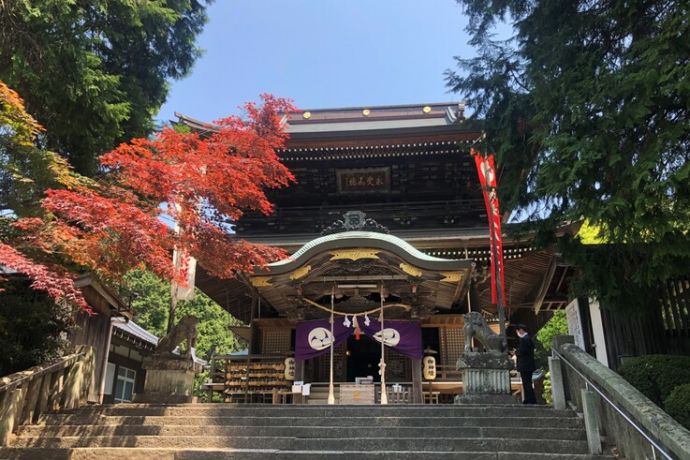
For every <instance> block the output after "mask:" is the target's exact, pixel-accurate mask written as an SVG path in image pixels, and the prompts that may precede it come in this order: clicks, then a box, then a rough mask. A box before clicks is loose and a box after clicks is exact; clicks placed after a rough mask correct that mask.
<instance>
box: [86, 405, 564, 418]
mask: <svg viewBox="0 0 690 460" xmlns="http://www.w3.org/2000/svg"><path fill="white" fill-rule="evenodd" d="M76 413H80V414H99V415H129V416H132V415H142V416H147V415H148V416H154V415H168V416H200V415H206V416H230V415H235V416H243V415H246V416H255V417H256V416H266V417H271V416H278V417H281V416H282V417H347V416H351V417H356V416H360V417H362V416H372V415H373V416H398V417H429V416H433V417H448V416H453V417H459V416H473V417H474V416H484V417H488V416H493V417H513V416H516V417H525V416H533V417H568V416H570V417H572V416H575V414H574V412H572V411H569V410H563V411H557V410H554V409H551V408H549V407H546V406H521V405H514V406H513V405H510V406H479V405H477V406H470V405H462V406H460V405H433V406H432V405H419V406H413V405H404V406H403V405H400V406H395V405H390V406H380V405H376V406H309V405H276V406H271V405H226V404H191V405H179V406H164V405H130V404H116V405H106V406H100V407H99V406H94V407H89V408H84V409H81V410H79V411H76Z"/></svg>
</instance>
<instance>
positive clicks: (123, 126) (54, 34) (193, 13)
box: [0, 0, 211, 176]
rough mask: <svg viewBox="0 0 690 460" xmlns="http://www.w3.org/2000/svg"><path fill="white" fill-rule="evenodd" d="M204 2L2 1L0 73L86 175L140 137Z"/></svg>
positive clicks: (193, 52) (180, 72)
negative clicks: (105, 156)
mask: <svg viewBox="0 0 690 460" xmlns="http://www.w3.org/2000/svg"><path fill="white" fill-rule="evenodd" d="M210 2H211V0H205V1H203V0H162V1H130V0H31V1H29V0H13V1H0V80H4V81H5V82H6V83H7V84H8V85H10V86H11V87H13V88H14V89H15V90H17V91H18V92H19V93H20V94H22V95H23V96H24V97H25V98H26V103H27V107H28V110H29V112H30V113H32V114H33V115H34V116H35V117H36V118H37V119H38V121H39V122H40V123H41V124H42V125H43V126H45V127H46V128H47V133H46V136H45V140H44V141H45V142H46V143H47V147H48V148H50V149H51V150H54V151H56V152H58V153H59V154H61V155H63V156H64V157H66V158H68V159H69V161H70V163H71V164H72V165H73V166H74V167H75V169H76V170H77V171H78V172H79V173H81V174H85V175H87V176H93V175H94V174H95V173H96V170H97V164H98V163H97V161H96V158H97V157H98V156H99V155H100V154H102V153H104V152H106V151H108V150H110V149H112V148H114V147H115V146H117V145H118V144H119V143H120V142H123V141H125V140H127V139H131V138H133V137H144V136H147V135H148V134H149V133H150V132H151V130H152V129H153V120H152V117H153V115H155V113H156V112H157V111H158V109H159V108H160V106H161V105H162V104H163V102H164V101H165V98H166V95H167V93H168V85H167V83H166V81H167V80H168V79H169V78H174V79H177V78H181V77H183V76H185V75H186V74H187V73H188V72H189V70H190V69H191V67H192V65H193V63H194V61H195V60H196V58H197V57H198V56H199V54H200V51H199V49H198V48H197V47H196V46H195V39H196V36H197V35H198V34H199V32H200V31H201V30H202V27H203V25H204V24H205V22H206V19H207V18H206V8H207V5H208V4H209V3H210Z"/></svg>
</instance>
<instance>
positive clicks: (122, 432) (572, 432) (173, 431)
mask: <svg viewBox="0 0 690 460" xmlns="http://www.w3.org/2000/svg"><path fill="white" fill-rule="evenodd" d="M84 435H88V436H264V437H265V436H276V437H285V436H293V437H299V438H387V437H391V438H393V437H398V438H403V437H404V438H411V439H413V438H427V437H443V438H445V437H447V438H451V437H456V438H484V437H487V438H488V437H495V438H514V439H545V440H546V439H549V440H557V439H563V440H573V441H576V440H584V439H586V438H585V432H584V430H582V429H581V428H577V429H576V428H551V427H549V428H545V427H540V428H525V427H522V426H519V427H504V426H503V427H494V426H489V427H476V426H470V427H462V428H458V427H448V426H442V427H439V426H432V427H429V426H410V427H380V426H364V427H358V426H356V425H355V426H350V425H348V426H339V427H332V426H331V427H324V426H241V425H239V426H217V425H216V426H213V425H211V426H202V425H197V426H189V425H170V424H164V425H119V426H118V425H103V426H92V427H88V428H87V427H85V426H83V425H61V426H58V425H49V426H26V427H24V428H22V429H21V431H20V432H19V436H24V437H34V438H37V437H62V436H84Z"/></svg>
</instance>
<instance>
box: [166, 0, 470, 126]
mask: <svg viewBox="0 0 690 460" xmlns="http://www.w3.org/2000/svg"><path fill="white" fill-rule="evenodd" d="M208 15H209V22H208V24H207V25H206V28H205V30H204V32H203V33H202V34H201V36H200V37H199V39H198V44H199V46H200V47H201V48H203V49H204V50H205V54H204V55H203V56H202V57H201V58H200V59H199V60H198V61H197V62H196V64H195V66H194V68H193V69H192V72H191V74H190V75H189V76H187V77H186V78H185V79H182V80H178V81H174V82H172V83H171V89H170V94H169V97H168V101H167V102H166V104H165V105H163V107H162V108H161V111H160V112H159V114H158V117H157V118H158V119H159V120H160V121H168V120H170V119H172V118H173V114H174V112H175V111H178V112H182V113H185V114H186V115H189V116H192V117H195V118H199V119H202V120H206V121H210V120H215V119H217V118H220V117H222V116H226V115H229V114H231V113H238V109H237V107H238V106H239V105H241V104H242V103H244V102H245V101H248V100H256V98H257V96H258V95H259V94H260V93H264V92H268V93H273V94H274V95H276V96H281V97H288V98H291V99H293V100H294V101H295V104H296V105H297V107H298V108H302V109H306V108H326V107H347V106H374V105H385V104H406V103H427V102H445V101H457V100H459V96H458V95H456V94H452V93H448V92H447V88H446V87H445V82H444V78H443V72H444V71H445V70H446V69H448V68H452V67H454V61H453V56H458V55H459V56H463V57H469V56H472V55H473V54H474V52H473V50H472V49H471V48H470V47H469V46H468V45H467V40H468V37H467V34H466V33H465V31H464V28H465V25H466V23H467V21H466V19H465V17H464V16H463V14H462V9H461V8H460V6H459V5H457V4H456V3H455V1H454V0H216V2H215V3H214V4H212V5H211V7H210V8H209V10H208Z"/></svg>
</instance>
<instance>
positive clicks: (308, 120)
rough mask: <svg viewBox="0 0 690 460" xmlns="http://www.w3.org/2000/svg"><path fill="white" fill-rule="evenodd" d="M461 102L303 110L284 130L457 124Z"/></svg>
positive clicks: (199, 124)
mask: <svg viewBox="0 0 690 460" xmlns="http://www.w3.org/2000/svg"><path fill="white" fill-rule="evenodd" d="M464 110H465V104H464V103H461V102H460V103H458V102H443V103H431V104H408V105H386V106H362V107H342V108H330V109H306V110H298V111H296V112H292V113H288V114H285V115H284V121H285V123H287V127H286V131H287V132H288V133H289V134H290V135H291V136H292V137H294V136H295V135H297V137H300V136H299V135H300V134H307V135H308V134H309V133H328V135H329V136H331V135H334V134H336V133H338V132H348V133H349V132H354V131H380V130H389V129H415V128H422V129H425V130H426V131H428V129H429V128H434V127H435V128H442V127H452V126H457V125H458V124H459V123H461V122H462V121H463V120H464ZM175 116H176V117H177V118H178V120H177V122H178V123H182V124H185V125H187V126H189V127H191V128H192V129H197V130H201V131H212V130H214V129H216V128H215V126H214V125H213V123H209V122H205V121H201V120H198V119H195V118H193V117H190V116H188V115H185V114H183V113H180V112H175Z"/></svg>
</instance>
